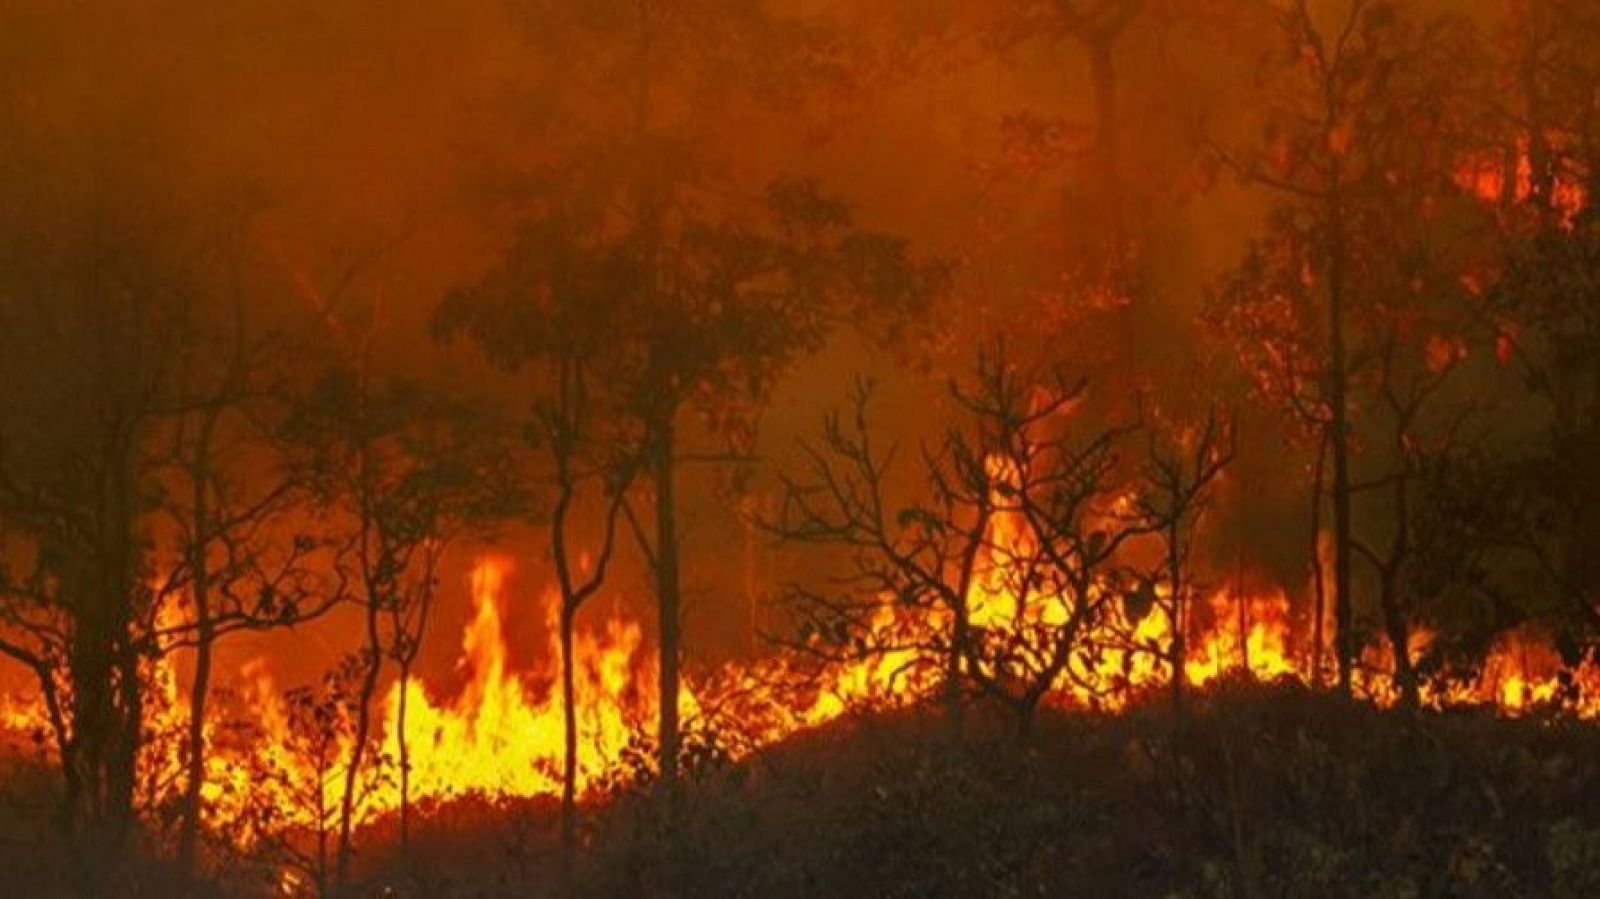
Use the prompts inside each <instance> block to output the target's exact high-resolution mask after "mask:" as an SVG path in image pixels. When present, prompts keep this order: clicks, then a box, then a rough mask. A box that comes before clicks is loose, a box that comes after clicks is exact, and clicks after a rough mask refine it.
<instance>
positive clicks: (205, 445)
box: [178, 413, 217, 885]
mask: <svg viewBox="0 0 1600 899" xmlns="http://www.w3.org/2000/svg"><path fill="white" fill-rule="evenodd" d="M216 420H217V416H216V415H215V414H214V413H212V414H208V415H207V416H206V417H205V419H204V420H203V421H202V422H201V427H200V433H199V434H198V435H197V437H196V441H195V456H194V470H193V472H192V476H193V497H192V502H193V514H194V520H193V522H192V523H191V526H192V527H193V528H194V534H193V537H192V545H191V546H190V547H189V558H188V564H189V576H190V578H191V582H192V585H193V586H192V587H191V590H190V592H191V593H192V599H193V600H194V615H195V651H194V679H193V681H192V683H191V684H190V688H189V725H188V731H187V734H186V738H187V744H188V758H187V759H186V762H187V764H186V766H185V767H186V770H185V772H184V777H185V780H184V785H183V804H182V809H181V814H182V823H181V824H180V825H179V830H178V874H179V877H181V878H182V879H183V881H184V883H185V884H186V885H187V884H189V883H191V882H192V881H193V879H194V869H195V846H196V843H197V842H198V839H199V835H200V813H201V809H200V790H201V787H202V786H204V782H205V755H206V727H205V723H206V704H207V700H208V698H209V696H210V691H211V656H212V643H213V642H214V641H215V639H216V628H215V625H214V623H213V622H212V620H211V573H210V571H209V570H208V569H207V563H208V559H207V553H206V550H207V548H208V546H209V544H210V540H211V503H210V493H209V492H208V490H207V484H208V483H209V482H210V480H211V471H210V455H211V438H212V435H213V434H214V433H215V427H216Z"/></svg>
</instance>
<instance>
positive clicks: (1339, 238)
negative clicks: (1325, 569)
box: [1328, 162, 1356, 696]
mask: <svg viewBox="0 0 1600 899" xmlns="http://www.w3.org/2000/svg"><path fill="white" fill-rule="evenodd" d="M1334 165H1335V166H1336V167H1337V165H1338V163H1337V162H1335V163H1334ZM1340 178H1341V176H1340V175H1339V173H1338V171H1337V170H1336V171H1335V173H1334V175H1333V177H1332V183H1333V185H1334V187H1333V188H1332V190H1331V191H1330V193H1329V200H1328V228H1329V237H1328V250H1329V265H1328V347H1329V354H1328V356H1329V358H1328V402H1329V405H1330V406H1331V409H1330V413H1331V414H1330V418H1331V423H1330V431H1331V433H1330V434H1329V440H1330V441H1331V443H1330V446H1331V448H1332V450H1333V485H1332V487H1333V540H1334V543H1333V590H1334V599H1333V602H1334V618H1335V624H1336V627H1337V630H1336V633H1335V635H1334V640H1335V642H1336V644H1337V646H1338V656H1339V692H1340V693H1341V694H1342V695H1344V696H1349V695H1350V691H1351V679H1352V673H1353V668H1354V665H1355V655H1356V645H1355V603H1354V597H1353V595H1352V592H1351V588H1352V584H1351V579H1350V553H1351V536H1352V535H1351V520H1350V425H1349V410H1348V409H1347V408H1346V390H1347V387H1348V363H1347V360H1346V349H1345V333H1344V303H1345V296H1344V290H1345V285H1344V274H1345V272H1344V266H1345V260H1344V224H1345V223H1344V206H1343V199H1342V195H1341V190H1340V187H1339V183H1340Z"/></svg>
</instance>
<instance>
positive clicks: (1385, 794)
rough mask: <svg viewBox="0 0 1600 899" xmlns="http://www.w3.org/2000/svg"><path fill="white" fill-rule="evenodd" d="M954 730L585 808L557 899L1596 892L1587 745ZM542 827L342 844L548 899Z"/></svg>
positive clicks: (466, 883) (1059, 723)
mask: <svg viewBox="0 0 1600 899" xmlns="http://www.w3.org/2000/svg"><path fill="white" fill-rule="evenodd" d="M967 725H968V726H967V728H966V735H965V739H964V740H963V741H962V742H961V743H960V744H955V743H953V742H952V741H951V740H950V739H949V729H948V727H946V725H945V723H944V722H943V721H942V720H941V719H940V717H939V716H938V715H937V714H934V713H931V712H923V713H917V712H906V713H898V714H875V715H860V716H857V717H854V718H850V719H846V720H843V721H840V722H838V723H836V724H835V725H833V726H830V727H828V728H826V729H823V730H819V731H815V732H812V733H808V734H805V735H803V736H801V737H800V738H797V739H795V740H792V741H790V742H788V743H786V744H784V745H782V746H778V747H774V748H772V749H770V750H768V751H766V752H763V753H761V754H760V755H759V756H757V757H754V758H751V759H747V760H745V761H743V762H740V763H737V764H727V765H709V766H706V767H705V768H704V769H703V770H701V771H699V772H698V773H697V775H696V776H695V777H694V778H693V779H692V780H691V781H689V782H688V783H686V784H685V786H684V789H683V791H682V795H681V801H680V803H679V807H678V809H677V813H676V821H675V827H673V828H671V829H670V831H669V828H667V827H665V826H664V821H663V819H662V813H661V809H660V804H659V803H657V802H655V801H653V800H651V799H650V798H648V796H647V795H646V793H647V789H646V788H639V789H637V790H634V789H630V788H622V789H619V791H617V793H616V794H615V795H614V796H612V797H611V798H610V799H608V800H607V801H606V802H604V803H600V804H595V805H593V806H591V807H589V808H586V809H585V813H584V828H583V841H584V848H583V851H582V853H581V858H580V861H579V863H578V865H577V867H576V870H575V871H574V873H573V875H572V881H573V883H572V885H571V894H572V895H576V896H581V897H619V899H620V897H630V899H631V897H654V896H680V897H724V896H726V897H752V899H753V897H762V899H782V897H796V899H799V897H906V899H911V897H975V899H976V897H984V899H990V897H1056V896H1061V897H1112V899H1115V897H1152V899H1224V897H1228V899H1265V897H1274V899H1276V897H1283V899H1288V897H1295V899H1301V897H1304V899H1315V897H1352V899H1354V897H1361V899H1369V897H1370V899H1391V897H1392V899H1402V897H1414V899H1428V897H1452V899H1454V897H1483V899H1489V897H1494V899H1503V897H1551V899H1578V897H1596V896H1600V727H1597V726H1596V725H1594V724H1584V723H1579V722H1574V721H1570V720H1563V719H1538V718H1524V719H1519V720H1505V719H1501V718H1496V717H1495V716H1494V715H1493V714H1492V713H1490V712H1489V711H1487V710H1485V711H1476V710H1471V711H1454V712H1443V713H1440V712H1426V713H1419V714H1406V713H1401V712H1395V711H1381V710H1377V709H1374V708H1371V707H1368V706H1365V705H1362V704H1357V703H1349V702H1345V701H1341V700H1338V699H1336V698H1333V697H1329V696H1326V695H1319V694H1315V693H1312V692H1309V691H1307V690H1305V689H1304V688H1301V687H1298V686H1294V685H1289V684H1284V685H1260V684H1254V683H1223V684H1221V685H1218V686H1214V687H1212V688H1209V689H1207V690H1206V691H1204V692H1203V693H1197V694H1194V695H1192V696H1191V698H1190V701H1189V703H1188V705H1187V709H1186V714H1185V715H1184V716H1183V718H1182V720H1181V723H1180V722H1179V721H1177V720H1176V719H1174V717H1173V716H1172V715H1171V714H1170V711H1169V710H1168V708H1167V706H1166V705H1165V703H1161V702H1152V703H1150V704H1149V705H1148V706H1147V707H1145V708H1142V709H1136V710H1134V711H1132V712H1128V713H1124V714H1119V715H1084V714H1046V715H1044V716H1043V717H1041V719H1040V720H1039V721H1038V722H1037V724H1036V726H1035V728H1034V729H1033V732H1032V733H1031V735H1030V736H1029V737H1028V739H1027V740H1026V741H1019V740H1018V738H1017V737H1016V736H1015V730H1014V728H1012V727H1009V726H1006V724H1005V722H1003V721H1002V720H1000V719H997V718H992V717H989V716H987V715H986V714H985V713H984V712H983V711H982V710H975V711H974V713H973V714H972V716H971V717H970V719H969V720H968V722H967ZM11 773H12V774H13V775H15V774H16V772H15V771H12V772H11ZM23 782H24V783H25V782H26V779H24V781H23ZM18 795H20V794H18V792H17V790H16V789H12V790H10V791H8V792H6V793H0V799H3V800H4V801H5V802H6V803H7V805H6V806H3V807H0V816H11V815H12V814H13V811H14V809H15V808H16V806H15V805H12V804H11V803H15V802H17V801H19V799H18ZM556 821H557V815H556V808H555V805H554V803H553V802H550V801H548V800H539V801H531V802H520V803H514V804H505V803H488V802H485V801H482V800H463V801H458V802H452V803H448V804H446V805H443V806H438V807H432V808H426V809H421V810H419V813H418V815H417V817H416V823H414V825H413V827H414V830H413V838H412V850H411V852H410V853H409V857H408V858H404V859H402V858H400V857H399V855H398V853H397V852H396V851H395V848H394V847H395V845H396V841H395V840H393V839H392V834H389V833H384V832H380V831H374V832H369V833H367V834H366V835H365V837H366V839H365V840H364V842H365V843H366V845H368V846H369V847H374V848H372V849H371V850H369V852H367V853H366V854H365V855H364V857H363V858H362V860H361V863H362V867H363V868H364V870H365V873H366V880H367V885H366V886H365V887H364V889H363V892H362V895H363V896H369V895H370V896H389V897H412V896H415V897H426V899H451V897H463V899H465V897H485V899H487V897H500V896H505V897H511V896H518V897H523V896H532V897H540V896H552V897H553V896H559V895H562V893H563V890H562V889H561V885H562V878H561V875H560V870H561V866H560V864H559V854H558V852H557V850H556V833H557V827H556ZM19 823H20V822H18V821H16V820H15V819H13V821H12V823H11V824H9V825H0V852H3V853H4V856H5V857H0V895H5V896H13V895H14V896H33V895H46V893H45V892H43V891H39V890H37V889H31V890H25V889H23V886H24V885H23V883H22V882H21V881H20V880H18V878H21V877H24V876H26V875H27V874H28V872H29V871H31V870H32V868H34V867H37V862H36V861H33V860H32V859H31V857H28V856H25V857H22V858H12V857H9V856H13V855H15V854H16V853H19V852H22V853H28V852H29V851H30V850H29V849H28V847H27V844H26V843H25V842H21V841H19V840H17V839H16V835H15V834H14V833H12V832H13V831H16V830H17V829H18V826H17V825H18V824H19ZM389 826H390V825H389V824H385V825H384V827H385V828H387V827H389ZM669 832H670V833H672V834H674V836H673V837H672V838H671V839H668V838H667V836H666V834H667V833H669ZM33 851H36V850H33ZM34 873H36V872H34ZM248 881H249V878H232V877H230V878H224V879H222V881H221V882H220V883H219V884H218V889H217V893H216V894H217V895H219V896H224V895H226V896H231V895H239V894H241V892H248V891H249V890H248ZM33 885H34V886H35V887H37V885H38V884H37V881H35V882H34V884H33ZM139 893H140V894H141V895H152V896H158V895H163V894H164V893H163V891H162V890H161V889H160V888H159V887H158V886H156V885H155V884H154V883H152V884H150V885H149V886H147V888H145V889H141V890H140V891H139Z"/></svg>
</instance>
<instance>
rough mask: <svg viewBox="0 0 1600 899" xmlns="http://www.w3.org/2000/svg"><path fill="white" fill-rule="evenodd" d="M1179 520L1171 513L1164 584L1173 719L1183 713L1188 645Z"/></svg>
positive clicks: (1167, 536)
mask: <svg viewBox="0 0 1600 899" xmlns="http://www.w3.org/2000/svg"><path fill="white" fill-rule="evenodd" d="M1179 525H1180V522H1179V521H1178V519H1177V517H1176V516H1175V517H1174V518H1173V520H1172V522H1171V523H1169V524H1168V525H1167V534H1166V538H1167V587H1168V589H1169V590H1170V591H1171V597H1172V621H1171V623H1170V627H1171V628H1172V645H1171V647H1170V651H1169V655H1171V657H1172V717H1173V719H1174V720H1176V719H1178V718H1181V717H1183V691H1184V686H1185V684H1184V663H1185V662H1186V661H1187V659H1188V655H1189V646H1188V641H1187V639H1186V636H1185V634H1184V620H1183V612H1184V603H1183V591H1184V584H1183V562H1182V559H1180V558H1179V552H1180V551H1179V542H1178V541H1179V539H1180V536H1181V535H1180V534H1179V533H1178V529H1179Z"/></svg>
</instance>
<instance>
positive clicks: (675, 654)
mask: <svg viewBox="0 0 1600 899" xmlns="http://www.w3.org/2000/svg"><path fill="white" fill-rule="evenodd" d="M656 425H657V426H656V434H655V447H654V455H655V458H654V459H653V460H652V461H653V463H654V468H655V471H654V476H655V485H656V572H655V573H656V601H657V606H658V612H659V614H660V621H659V626H660V632H661V634H660V639H661V659H660V669H661V670H660V678H659V679H660V688H661V694H660V702H659V705H660V721H659V725H658V728H657V738H658V741H659V743H660V747H659V748H660V757H659V766H660V769H661V770H660V777H661V784H660V786H661V795H662V797H663V799H664V800H665V802H666V804H667V812H668V816H669V818H668V820H669V821H672V820H673V819H674V818H675V810H676V806H677V800H678V754H679V743H680V740H681V736H680V734H679V721H678V678H679V673H678V663H679V652H680V645H679V644H680V641H681V635H680V626H681V621H680V620H679V600H680V593H679V591H680V585H679V581H678V535H677V519H676V515H675V510H674V506H673V475H674V474H675V472H674V470H673V451H674V443H675V440H674V434H673V422H672V419H671V413H670V412H667V413H666V414H665V416H663V419H662V420H660V421H658V422H657V423H656Z"/></svg>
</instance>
